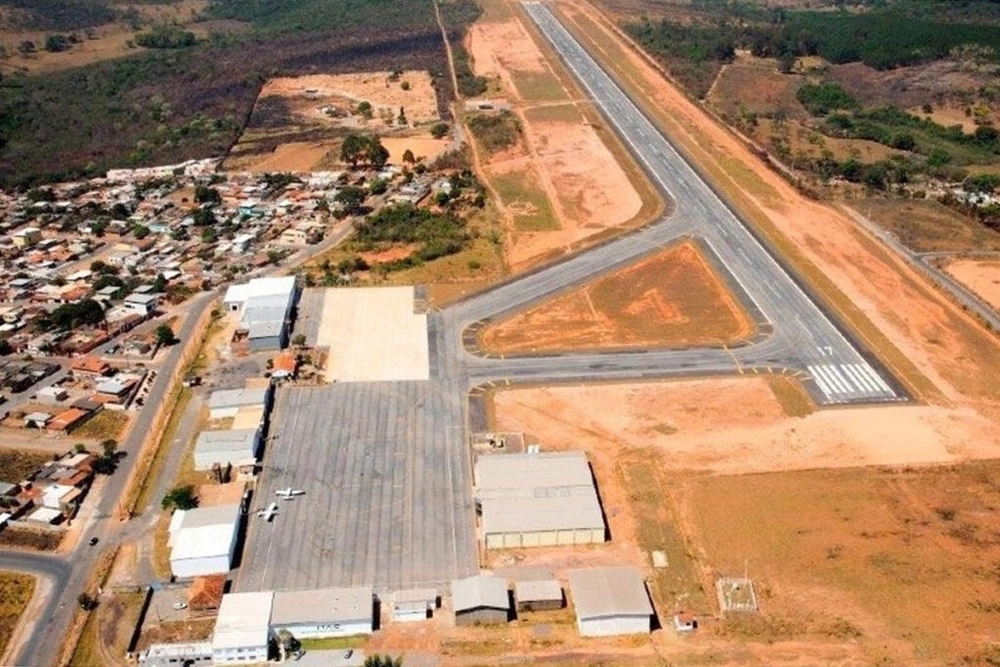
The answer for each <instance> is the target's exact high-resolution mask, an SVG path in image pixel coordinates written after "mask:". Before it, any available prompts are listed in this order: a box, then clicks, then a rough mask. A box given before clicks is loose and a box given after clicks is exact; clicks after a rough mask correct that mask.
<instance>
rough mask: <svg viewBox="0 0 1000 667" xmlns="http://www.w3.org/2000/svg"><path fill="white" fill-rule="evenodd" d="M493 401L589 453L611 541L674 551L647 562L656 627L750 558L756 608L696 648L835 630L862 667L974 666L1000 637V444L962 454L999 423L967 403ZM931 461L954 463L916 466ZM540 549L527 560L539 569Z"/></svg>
mask: <svg viewBox="0 0 1000 667" xmlns="http://www.w3.org/2000/svg"><path fill="white" fill-rule="evenodd" d="M494 403H495V409H496V413H495V414H496V422H495V426H496V427H497V428H498V429H500V430H520V431H524V432H525V434H526V438H527V441H528V442H540V443H541V444H542V447H543V449H545V450H564V449H583V450H584V451H586V452H587V455H588V458H589V459H590V461H591V463H592V466H593V468H594V473H595V478H596V480H597V484H598V488H599V489H600V493H601V498H602V503H603V505H604V509H605V512H606V514H607V517H608V522H609V527H610V529H611V536H612V543H611V545H609V547H610V548H612V549H615V550H616V551H617V552H618V553H620V554H621V557H624V558H626V559H628V560H631V558H632V556H631V554H632V549H633V548H634V547H636V546H637V547H638V548H639V549H640V550H641V552H642V554H644V555H645V556H646V557H647V558H648V554H649V552H650V551H651V550H653V549H656V550H661V551H665V552H666V554H667V557H668V562H669V566H668V567H667V568H665V569H663V570H656V569H651V568H648V566H647V576H649V577H650V579H651V582H652V586H651V592H652V593H653V596H654V600H655V601H656V602H657V608H658V611H659V613H660V616H661V622H663V621H664V620H665V618H668V616H667V615H668V614H669V613H670V612H671V611H673V610H674V609H677V608H684V609H689V610H693V611H696V612H700V613H707V614H709V615H714V613H715V612H716V611H717V610H715V609H714V607H715V597H714V590H713V589H712V588H711V586H712V585H713V584H714V579H715V578H716V577H718V576H742V575H743V573H744V570H745V569H746V571H747V572H748V574H749V576H750V578H751V579H752V580H753V581H754V583H755V588H756V592H757V597H758V600H759V603H760V607H761V613H760V614H758V615H755V616H741V615H738V614H737V615H733V616H731V617H727V618H726V619H724V620H722V621H713V620H712V619H711V618H703V619H702V623H701V630H699V632H698V634H697V635H696V636H694V637H692V638H690V639H689V640H687V641H685V642H683V644H684V645H685V649H684V650H685V655H687V656H691V655H697V654H701V653H703V652H705V653H708V652H711V653H715V654H716V655H718V654H720V652H721V653H722V654H726V653H728V652H729V651H736V650H740V651H749V652H751V653H753V654H754V655H758V657H759V654H760V653H761V652H762V651H763V652H765V653H766V652H767V651H770V650H775V651H778V647H779V646H781V645H782V644H785V648H784V649H782V650H783V651H787V650H788V649H789V647H788V643H789V642H793V643H795V644H797V645H798V649H797V650H795V651H793V653H792V654H793V655H802V654H803V651H805V652H807V653H809V654H810V655H813V656H814V658H815V656H817V655H824V656H826V652H827V651H834V645H836V644H838V643H839V644H840V646H839V650H841V651H845V650H846V651H847V653H848V655H850V656H853V658H852V660H853V662H854V663H865V664H872V663H874V662H878V660H880V659H883V658H884V659H886V660H888V661H889V662H901V663H909V664H912V663H913V662H915V661H916V662H924V663H938V664H940V663H943V662H949V663H953V662H956V661H959V660H960V658H963V657H965V656H970V657H972V658H973V659H972V662H973V663H977V661H981V660H982V656H983V655H986V653H985V652H986V651H987V650H988V647H989V646H990V644H991V643H992V642H996V641H997V636H996V631H995V619H994V618H993V616H994V615H995V609H996V601H997V600H998V599H1000V580H998V579H997V577H996V573H995V572H994V569H995V568H994V567H993V565H994V564H995V563H996V562H1000V541H998V540H997V538H996V536H997V535H998V534H1000V530H998V529H1000V524H998V520H997V518H996V516H995V513H994V512H992V511H991V510H990V509H989V508H991V507H993V506H995V504H996V503H997V502H1000V487H998V486H997V485H996V484H995V482H994V478H995V476H996V475H997V473H998V472H1000V464H998V463H996V462H995V461H967V460H966V459H967V458H969V457H976V456H991V457H995V456H996V452H997V451H998V449H997V448H998V446H1000V443H998V442H997V441H996V439H995V438H993V441H992V442H991V443H990V444H989V446H982V447H978V446H974V449H978V451H974V449H964V448H965V446H966V444H967V443H968V442H969V440H970V439H981V438H984V437H990V438H992V436H988V435H987V434H988V433H990V432H991V430H990V429H991V425H990V424H989V423H982V424H981V431H980V433H979V434H978V435H971V434H967V435H961V434H958V433H954V432H952V430H951V428H952V424H953V423H955V422H957V421H958V422H967V419H965V418H964V416H962V415H961V414H960V413H958V412H957V411H945V410H942V409H940V408H929V407H906V408H891V409H888V410H887V409H862V410H854V411H852V412H851V419H850V420H845V419H844V418H843V417H844V415H843V413H839V414H838V413H837V412H836V411H822V412H815V413H812V414H810V415H808V416H804V417H798V418H793V417H788V416H787V415H786V414H785V411H784V410H783V409H782V406H781V405H780V404H779V402H778V400H777V399H775V397H774V396H773V395H772V393H771V389H770V387H769V383H768V382H767V381H765V379H764V378H739V379H725V380H721V379H720V380H692V381H679V382H665V383H650V384H631V385H613V384H606V385H599V386H594V385H590V386H576V387H569V386H566V387H546V388H530V389H515V390H505V391H498V392H495V394H494ZM733 405H739V406H741V407H740V410H739V411H734V410H733V408H732V406H733ZM890 410H891V412H892V413H893V414H892V418H891V422H892V423H891V424H888V425H887V424H886V422H887V421H889V420H888V419H887V415H888V414H889V411H890ZM846 422H850V423H846ZM929 432H930V433H929ZM933 461H938V462H947V463H949V465H945V466H940V467H915V466H913V465H910V464H911V463H918V462H920V463H922V462H933ZM963 461H964V462H963ZM872 464H876V465H874V466H873V465H872ZM857 465H868V466H869V467H867V468H855V467H852V466H857ZM817 468H820V469H818V470H817ZM774 470H777V471H780V472H772V473H768V472H767V471H774ZM750 472H754V473H764V474H746V473H750ZM706 473H707V474H706ZM959 488H960V489H963V493H962V494H960V495H956V494H955V493H954V490H955V489H959ZM529 551H530V550H523V554H524V558H525V560H523V561H519V564H530V565H537V564H539V562H538V561H539V559H537V558H535V557H533V555H532V554H530V553H529ZM518 555H519V556H520V555H521V554H520V553H519V554H518ZM564 558H565V557H564ZM573 558H575V559H576V560H577V561H581V560H584V559H586V558H587V554H586V553H583V552H580V553H574V554H573ZM591 560H593V559H591ZM541 562H543V563H544V560H542V561H541ZM646 563H647V564H648V560H647V561H646ZM706 590H707V591H711V592H710V593H709V594H708V596H706V595H705V591H706ZM942 617H946V618H947V620H946V621H944V620H942V621H941V622H940V623H939V622H938V619H941V618H942ZM671 635H672V633H671V632H669V631H668V632H666V633H664V635H663V636H654V638H653V642H654V644H655V645H656V646H657V648H658V649H659V651H660V652H661V655H663V654H671V653H672V652H673V651H675V650H679V648H678V647H677V646H676V645H675V643H674V642H673V641H672V640H671V639H670V638H669V637H670V636H671ZM844 640H849V643H848V644H844ZM807 646H808V647H809V648H806V647H807ZM768 647H773V648H768ZM814 650H816V651H819V653H815V654H814V653H813V651H814ZM831 655H832V654H831ZM774 657H775V656H772V657H771V659H770V660H769V659H766V658H764V659H763V661H764V662H765V663H768V662H771V661H773V659H774ZM846 657H847V656H841V659H844V658H846ZM816 659H817V660H819V661H820V662H826V659H825V658H823V659H820V658H816ZM735 661H736V662H747V661H748V660H747V658H745V657H744V658H740V659H736V660H735Z"/></svg>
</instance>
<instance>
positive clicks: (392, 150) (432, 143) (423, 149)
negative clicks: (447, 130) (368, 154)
mask: <svg viewBox="0 0 1000 667" xmlns="http://www.w3.org/2000/svg"><path fill="white" fill-rule="evenodd" d="M382 145H383V146H385V147H386V149H388V151H389V162H391V163H393V164H403V153H405V152H406V151H407V150H411V151H413V157H415V158H416V159H417V161H418V162H419V161H420V160H421V159H423V160H424V161H425V162H428V163H430V162H433V161H434V159H435V158H437V156H438V155H441V153H443V152H445V151H446V150H448V146H450V145H451V140H450V139H435V138H433V137H427V136H416V137H382Z"/></svg>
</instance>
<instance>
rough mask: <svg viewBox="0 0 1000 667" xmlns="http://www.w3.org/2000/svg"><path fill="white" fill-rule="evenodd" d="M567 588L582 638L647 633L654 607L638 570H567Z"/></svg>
mask: <svg viewBox="0 0 1000 667" xmlns="http://www.w3.org/2000/svg"><path fill="white" fill-rule="evenodd" d="M569 587H570V591H572V594H573V605H574V606H575V607H576V627H577V629H578V630H579V631H580V634H581V635H583V636H584V637H610V636H614V635H634V634H647V633H649V632H650V630H651V628H652V618H653V613H654V612H653V605H652V604H651V603H650V601H649V593H648V592H647V591H646V582H645V581H643V579H642V574H641V573H640V572H639V570H638V569H637V568H634V567H591V568H586V569H582V570H570V571H569Z"/></svg>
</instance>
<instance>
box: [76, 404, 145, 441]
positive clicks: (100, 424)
mask: <svg viewBox="0 0 1000 667" xmlns="http://www.w3.org/2000/svg"><path fill="white" fill-rule="evenodd" d="M130 421H131V420H130V418H129V416H128V415H127V414H126V413H124V412H116V411H114V410H101V411H100V412H98V413H97V414H96V415H95V416H94V417H93V418H92V419H90V420H88V421H87V422H86V423H84V424H83V426H81V427H80V428H78V429H76V430H75V431H73V436H74V437H79V438H89V439H92V440H97V441H101V440H106V439H108V438H111V439H113V440H119V441H120V440H121V437H122V433H124V432H125V428H126V427H127V426H128V424H129V422H130Z"/></svg>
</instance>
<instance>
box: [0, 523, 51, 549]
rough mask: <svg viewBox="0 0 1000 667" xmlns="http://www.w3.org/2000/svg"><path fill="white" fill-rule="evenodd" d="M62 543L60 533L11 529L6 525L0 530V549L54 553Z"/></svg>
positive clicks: (18, 528) (19, 528)
mask: <svg viewBox="0 0 1000 667" xmlns="http://www.w3.org/2000/svg"><path fill="white" fill-rule="evenodd" d="M61 541H62V533H61V532H55V531H54V532H49V531H43V530H33V529H31V528H21V527H17V528H12V527H11V526H10V525H8V526H7V527H6V528H4V529H3V530H0V547H10V548H12V549H28V550H30V551H55V550H56V548H57V547H58V546H59V543H60V542H61Z"/></svg>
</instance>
